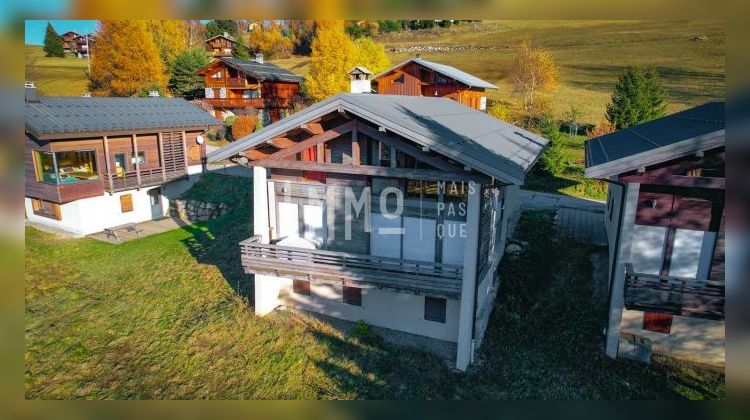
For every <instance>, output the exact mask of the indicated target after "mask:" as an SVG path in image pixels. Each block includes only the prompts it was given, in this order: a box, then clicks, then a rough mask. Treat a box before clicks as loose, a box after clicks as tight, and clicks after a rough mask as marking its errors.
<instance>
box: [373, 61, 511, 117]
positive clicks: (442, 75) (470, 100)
mask: <svg viewBox="0 0 750 420" xmlns="http://www.w3.org/2000/svg"><path fill="white" fill-rule="evenodd" d="M372 82H373V84H374V85H375V86H376V91H377V93H380V94H387V95H410V96H440V97H447V98H451V99H453V100H456V101H458V102H461V103H462V104H464V105H466V106H470V107H472V108H474V109H478V110H480V111H484V110H485V109H486V108H487V96H486V94H485V91H486V90H487V89H498V87H497V86H495V85H493V84H492V83H490V82H486V81H484V80H482V79H480V78H478V77H476V76H473V75H471V74H469V73H466V72H463V71H461V70H459V69H457V68H455V67H451V66H448V65H445V64H439V63H433V62H432V61H427V60H424V59H422V58H419V56H417V57H415V58H412V59H410V60H406V61H404V62H403V63H400V64H397V65H395V66H393V67H391V68H390V69H388V70H386V71H384V72H382V73H380V74H378V75H377V76H375V77H374V78H373V79H372Z"/></svg>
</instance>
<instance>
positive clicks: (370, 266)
mask: <svg viewBox="0 0 750 420" xmlns="http://www.w3.org/2000/svg"><path fill="white" fill-rule="evenodd" d="M240 251H241V259H242V266H243V267H244V269H245V272H246V273H248V274H265V275H272V276H279V277H291V278H293V279H296V280H307V281H312V282H323V283H333V284H339V285H347V286H356V287H362V288H382V289H391V290H403V291H409V292H411V293H417V294H424V293H428V294H431V295H439V296H444V297H448V298H452V299H457V298H458V297H459V296H460V295H461V282H462V278H463V277H462V276H463V267H462V266H460V265H453V264H441V263H430V262H422V261H414V260H401V259H397V258H386V257H377V256H372V255H361V254H350V253H346V252H335V251H325V250H319V249H304V248H295V247H287V246H279V245H273V244H262V243H260V237H259V236H253V237H251V238H249V239H246V240H244V241H242V242H240Z"/></svg>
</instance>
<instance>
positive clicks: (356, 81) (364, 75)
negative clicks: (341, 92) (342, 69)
mask: <svg viewBox="0 0 750 420" xmlns="http://www.w3.org/2000/svg"><path fill="white" fill-rule="evenodd" d="M371 75H372V72H370V71H369V70H367V69H366V68H364V67H354V68H353V69H351V70H350V71H349V92H351V93H370V92H371V91H372V84H371V82H370V76H371Z"/></svg>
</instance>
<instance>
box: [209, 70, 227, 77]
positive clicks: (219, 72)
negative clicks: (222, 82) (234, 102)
mask: <svg viewBox="0 0 750 420" xmlns="http://www.w3.org/2000/svg"><path fill="white" fill-rule="evenodd" d="M222 77H224V74H223V73H222V72H221V70H219V71H217V72H216V73H214V74H212V75H211V78H212V79H221V78H222Z"/></svg>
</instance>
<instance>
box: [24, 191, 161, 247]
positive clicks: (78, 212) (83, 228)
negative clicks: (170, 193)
mask: <svg viewBox="0 0 750 420" xmlns="http://www.w3.org/2000/svg"><path fill="white" fill-rule="evenodd" d="M153 188H157V187H152V188H144V189H141V190H140V191H138V190H129V191H122V192H118V193H115V194H113V195H109V193H105V194H102V195H100V196H98V197H92V198H85V199H83V200H76V201H73V202H71V203H66V204H62V205H60V215H61V220H55V219H51V218H48V217H44V216H38V215H36V214H34V211H33V208H32V206H31V199H30V198H28V197H27V198H25V200H24V204H25V206H26V216H27V219H28V220H29V222H32V223H37V224H40V225H45V226H49V227H52V228H54V229H59V230H62V231H65V232H68V233H70V234H72V235H75V236H84V235H88V234H91V233H96V232H100V231H102V230H103V229H104V228H108V227H112V226H117V225H121V224H124V223H131V222H133V223H138V222H143V221H146V220H151V219H153V218H154V217H153V215H152V212H151V202H150V200H149V196H148V191H149V190H151V189H153ZM124 194H131V195H132V196H133V211H129V212H126V213H123V212H122V210H121V207H120V196H121V195H124ZM167 209H168V207H167V200H166V198H165V197H162V215H163V214H165V213H166V211H167Z"/></svg>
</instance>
